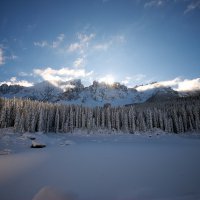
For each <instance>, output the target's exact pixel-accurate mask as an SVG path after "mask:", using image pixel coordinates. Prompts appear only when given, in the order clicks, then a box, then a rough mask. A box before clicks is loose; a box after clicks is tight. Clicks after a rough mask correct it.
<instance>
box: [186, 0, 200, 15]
mask: <svg viewBox="0 0 200 200" xmlns="http://www.w3.org/2000/svg"><path fill="white" fill-rule="evenodd" d="M195 9H200V0H193V1H192V2H191V3H190V4H188V6H187V8H186V10H185V11H184V14H187V13H188V12H190V11H193V10H195Z"/></svg>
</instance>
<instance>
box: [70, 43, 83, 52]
mask: <svg viewBox="0 0 200 200" xmlns="http://www.w3.org/2000/svg"><path fill="white" fill-rule="evenodd" d="M81 48H82V45H81V44H80V43H78V42H75V43H72V44H70V45H69V47H68V52H75V51H78V50H80V49H81Z"/></svg>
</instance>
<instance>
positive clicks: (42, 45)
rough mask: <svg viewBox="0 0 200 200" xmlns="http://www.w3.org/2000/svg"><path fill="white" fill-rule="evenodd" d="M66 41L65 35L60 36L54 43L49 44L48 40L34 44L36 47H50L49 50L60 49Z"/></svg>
mask: <svg viewBox="0 0 200 200" xmlns="http://www.w3.org/2000/svg"><path fill="white" fill-rule="evenodd" d="M64 39H65V35H64V34H63V33H61V34H59V35H58V36H57V37H56V39H55V40H53V41H52V42H47V41H46V40H42V41H40V42H34V43H33V44H34V46H38V47H41V48H43V47H49V48H53V49H55V48H58V47H59V46H60V45H61V44H62V42H63V41H64Z"/></svg>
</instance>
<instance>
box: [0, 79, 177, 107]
mask: <svg viewBox="0 0 200 200" xmlns="http://www.w3.org/2000/svg"><path fill="white" fill-rule="evenodd" d="M59 86H61V87H57V86H55V85H52V84H51V83H49V82H46V81H44V82H41V83H37V84H35V85H34V86H32V87H22V86H16V85H13V86H8V85H5V84H3V85H1V86H0V96H1V97H7V98H13V97H17V98H30V99H33V100H40V101H49V102H56V103H63V104H79V105H85V106H90V107H93V106H104V105H105V104H111V105H113V106H121V105H129V104H134V103H142V102H146V101H150V102H154V101H162V100H168V99H172V98H177V97H179V93H178V92H176V91H174V90H173V89H171V88H169V87H162V86H161V87H157V88H151V89H147V90H142V89H141V86H139V87H136V88H127V87H126V86H124V85H122V84H120V83H114V84H113V85H108V84H105V83H99V82H97V81H94V82H93V84H92V85H90V86H88V87H84V86H83V85H82V83H81V80H72V81H67V82H62V83H59ZM61 88H62V89H61ZM63 89H64V91H63Z"/></svg>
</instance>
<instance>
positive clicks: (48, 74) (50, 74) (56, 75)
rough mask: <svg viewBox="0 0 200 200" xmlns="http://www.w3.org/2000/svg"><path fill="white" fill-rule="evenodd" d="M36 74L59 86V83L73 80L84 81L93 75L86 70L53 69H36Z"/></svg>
mask: <svg viewBox="0 0 200 200" xmlns="http://www.w3.org/2000/svg"><path fill="white" fill-rule="evenodd" d="M33 72H34V74H35V75H38V76H40V77H41V78H42V79H43V80H45V81H49V82H50V83H52V84H54V85H56V86H59V82H63V81H69V80H73V79H77V78H80V79H84V78H87V77H89V76H91V75H92V73H93V71H90V72H86V70H85V69H70V68H61V69H58V70H56V69H52V68H50V67H48V68H46V69H34V71H33Z"/></svg>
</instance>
